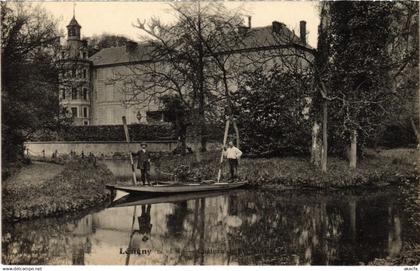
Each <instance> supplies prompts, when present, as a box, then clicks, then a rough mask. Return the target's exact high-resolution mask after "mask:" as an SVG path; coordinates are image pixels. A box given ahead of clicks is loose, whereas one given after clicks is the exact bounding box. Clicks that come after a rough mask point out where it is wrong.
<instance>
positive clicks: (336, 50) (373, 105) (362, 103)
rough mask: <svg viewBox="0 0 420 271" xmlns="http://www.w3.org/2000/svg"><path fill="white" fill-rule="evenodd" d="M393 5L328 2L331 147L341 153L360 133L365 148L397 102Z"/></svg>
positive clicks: (359, 140) (360, 144)
mask: <svg viewBox="0 0 420 271" xmlns="http://www.w3.org/2000/svg"><path fill="white" fill-rule="evenodd" d="M392 5H393V4H392V3H387V2H331V3H329V19H330V21H331V23H330V26H329V29H328V36H327V37H326V38H327V40H328V43H329V51H330V54H329V56H330V59H331V60H330V61H331V63H330V66H331V67H330V70H329V72H330V77H331V81H330V86H329V93H328V94H329V96H331V99H332V101H331V102H330V104H329V106H330V108H331V109H330V112H331V113H330V115H329V119H330V121H329V123H330V125H329V131H330V135H332V137H330V138H331V139H332V140H331V141H332V145H334V148H335V149H336V150H337V151H339V152H344V151H345V146H348V145H349V142H350V134H351V131H353V130H356V131H357V132H358V139H357V140H358V146H359V148H361V150H362V149H363V147H364V146H365V145H366V142H367V140H368V139H369V138H371V137H373V136H374V135H375V134H376V133H377V131H378V129H379V128H380V127H381V125H382V124H383V122H384V119H385V116H387V115H388V113H389V112H388V110H387V108H388V107H389V106H391V105H392V104H393V103H394V102H395V100H396V99H395V96H394V95H393V94H392V86H391V78H390V74H389V71H390V64H391V59H390V56H389V54H388V41H389V39H390V31H391V29H390V28H391V19H392V18H391V16H390V14H391V10H392Z"/></svg>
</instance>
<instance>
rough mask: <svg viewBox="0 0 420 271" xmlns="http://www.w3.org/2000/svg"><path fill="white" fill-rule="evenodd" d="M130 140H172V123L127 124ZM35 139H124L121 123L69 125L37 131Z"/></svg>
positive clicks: (173, 131) (174, 136) (173, 132)
mask: <svg viewBox="0 0 420 271" xmlns="http://www.w3.org/2000/svg"><path fill="white" fill-rule="evenodd" d="M128 131H129V134H130V140H131V141H143V140H174V139H176V135H175V129H174V127H173V125H172V124H159V125H149V124H132V125H128ZM32 140H37V141H125V134H124V128H123V126H122V125H100V126H70V127H67V128H64V129H61V130H59V131H57V132H54V133H49V134H46V133H38V134H37V135H36V136H34V137H33V138H32Z"/></svg>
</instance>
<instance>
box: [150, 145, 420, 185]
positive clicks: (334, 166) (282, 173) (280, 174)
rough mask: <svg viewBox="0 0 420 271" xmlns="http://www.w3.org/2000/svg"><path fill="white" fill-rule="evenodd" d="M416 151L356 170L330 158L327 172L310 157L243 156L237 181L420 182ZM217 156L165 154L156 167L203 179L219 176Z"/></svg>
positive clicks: (372, 158)
mask: <svg viewBox="0 0 420 271" xmlns="http://www.w3.org/2000/svg"><path fill="white" fill-rule="evenodd" d="M390 151H392V152H395V151H394V150H390ZM417 153H418V152H417V150H415V149H407V150H404V151H401V152H399V153H398V154H397V155H395V154H393V155H392V156H391V155H389V151H388V152H386V151H383V152H381V153H372V154H371V155H368V156H366V157H365V158H364V159H362V160H360V161H359V163H358V165H357V168H356V169H351V168H350V167H349V165H348V161H346V160H345V159H342V158H340V157H330V158H329V159H328V170H327V172H326V173H323V172H321V170H320V169H319V167H317V166H315V165H313V164H311V163H310V161H309V158H307V157H275V158H243V159H240V161H239V168H238V175H239V178H238V180H241V181H246V182H247V183H248V185H249V186H251V187H265V188H270V187H272V188H277V189H285V190H287V189H296V188H308V189H348V188H356V187H384V186H389V185H395V184H397V185H398V184H403V183H406V182H418V181H419V178H418V174H417V170H419V166H418V165H416V159H415V158H414V157H415V155H416V154H417ZM218 159H220V154H218V153H205V154H202V157H201V161H200V162H197V161H196V160H195V157H194V154H191V155H187V156H176V157H175V156H166V157H161V158H160V159H159V160H158V161H156V162H157V163H158V164H157V165H156V167H157V168H159V170H161V171H162V172H173V173H175V174H176V175H177V179H178V180H182V181H188V182H200V181H202V180H210V179H214V176H217V170H218V168H219V163H218ZM153 162H154V161H153V160H152V167H153ZM157 178H158V179H159V177H157ZM228 178H229V168H228V165H227V163H225V162H224V163H223V164H222V180H223V181H227V180H228Z"/></svg>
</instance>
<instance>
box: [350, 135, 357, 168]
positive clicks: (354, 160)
mask: <svg viewBox="0 0 420 271" xmlns="http://www.w3.org/2000/svg"><path fill="white" fill-rule="evenodd" d="M356 165H357V132H356V130H353V132H352V135H351V145H350V168H352V169H355V168H356Z"/></svg>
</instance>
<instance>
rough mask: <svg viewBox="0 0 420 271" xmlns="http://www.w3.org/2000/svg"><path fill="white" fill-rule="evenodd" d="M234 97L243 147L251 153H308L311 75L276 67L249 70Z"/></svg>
mask: <svg viewBox="0 0 420 271" xmlns="http://www.w3.org/2000/svg"><path fill="white" fill-rule="evenodd" d="M246 78H249V79H248V80H247V81H245V82H244V83H243V84H242V85H241V87H240V88H239V91H238V92H237V93H235V96H234V99H235V104H236V108H240V109H241V110H237V112H236V114H237V119H238V126H239V130H240V131H241V136H242V140H243V143H244V144H243V145H242V148H243V150H244V151H245V152H246V153H249V154H250V155H259V156H271V155H282V154H287V155H291V154H306V153H308V151H309V146H310V145H309V144H310V138H311V134H310V131H311V128H310V127H311V124H312V123H311V121H310V115H309V108H310V105H311V99H310V98H309V97H310V95H311V91H310V87H309V86H310V82H311V80H310V77H309V75H308V74H305V73H304V72H302V73H296V74H294V73H280V72H278V70H277V67H274V68H273V69H272V70H271V71H270V72H269V73H265V72H263V71H262V70H259V71H257V72H253V73H249V74H247V77H246Z"/></svg>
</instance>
